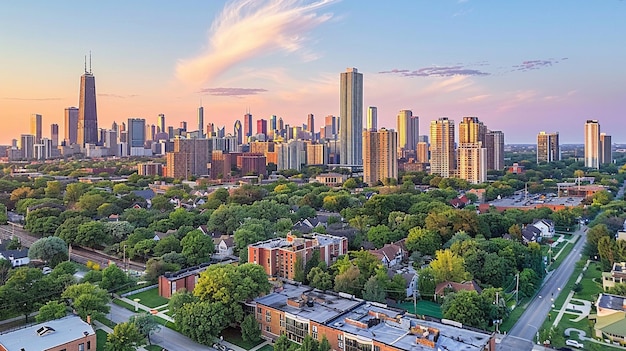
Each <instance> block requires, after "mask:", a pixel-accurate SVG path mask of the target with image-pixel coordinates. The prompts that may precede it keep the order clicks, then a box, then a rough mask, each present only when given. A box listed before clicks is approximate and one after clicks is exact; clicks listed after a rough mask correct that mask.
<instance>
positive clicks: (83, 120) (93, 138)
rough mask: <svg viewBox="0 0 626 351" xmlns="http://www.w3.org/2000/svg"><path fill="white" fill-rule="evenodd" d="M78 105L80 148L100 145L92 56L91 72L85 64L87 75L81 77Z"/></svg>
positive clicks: (78, 141) (78, 138) (77, 136)
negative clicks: (87, 145)
mask: <svg viewBox="0 0 626 351" xmlns="http://www.w3.org/2000/svg"><path fill="white" fill-rule="evenodd" d="M78 100H79V103H78V128H77V129H78V131H77V134H76V142H77V143H78V144H79V145H80V147H84V146H85V144H94V145H95V144H97V143H98V112H97V109H96V78H95V77H94V75H93V74H92V72H91V56H90V57H89V71H87V64H85V73H84V74H83V75H82V76H81V77H80V96H79V99H78Z"/></svg>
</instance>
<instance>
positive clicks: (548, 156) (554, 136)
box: [537, 132, 561, 163]
mask: <svg viewBox="0 0 626 351" xmlns="http://www.w3.org/2000/svg"><path fill="white" fill-rule="evenodd" d="M559 160H561V149H560V146H559V133H558V132H556V133H546V132H539V134H537V163H542V162H548V163H549V162H555V161H559Z"/></svg>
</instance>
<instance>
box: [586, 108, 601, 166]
mask: <svg viewBox="0 0 626 351" xmlns="http://www.w3.org/2000/svg"><path fill="white" fill-rule="evenodd" d="M585 167H588V168H596V169H598V168H600V124H599V123H598V121H597V120H595V119H590V120H587V122H586V123H585Z"/></svg>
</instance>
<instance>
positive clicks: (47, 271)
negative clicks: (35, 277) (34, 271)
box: [41, 267, 52, 275]
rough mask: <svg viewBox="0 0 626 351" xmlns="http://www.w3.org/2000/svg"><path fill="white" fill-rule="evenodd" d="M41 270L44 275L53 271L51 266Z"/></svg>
mask: <svg viewBox="0 0 626 351" xmlns="http://www.w3.org/2000/svg"><path fill="white" fill-rule="evenodd" d="M41 271H42V272H43V274H44V275H46V274H50V273H52V268H50V267H43V269H42V270H41Z"/></svg>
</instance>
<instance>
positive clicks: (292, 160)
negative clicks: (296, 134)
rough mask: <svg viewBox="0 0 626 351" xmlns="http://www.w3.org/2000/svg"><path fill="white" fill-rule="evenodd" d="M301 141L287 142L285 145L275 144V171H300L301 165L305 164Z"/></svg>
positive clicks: (304, 152)
mask: <svg viewBox="0 0 626 351" xmlns="http://www.w3.org/2000/svg"><path fill="white" fill-rule="evenodd" d="M304 147H305V145H304V143H303V142H302V141H301V140H289V141H288V142H285V143H276V145H274V148H275V150H276V161H277V162H276V169H278V170H279V171H282V170H285V169H295V170H297V171H299V170H300V169H302V164H303V163H305V162H306V151H305V150H306V149H305V148H304Z"/></svg>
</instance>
